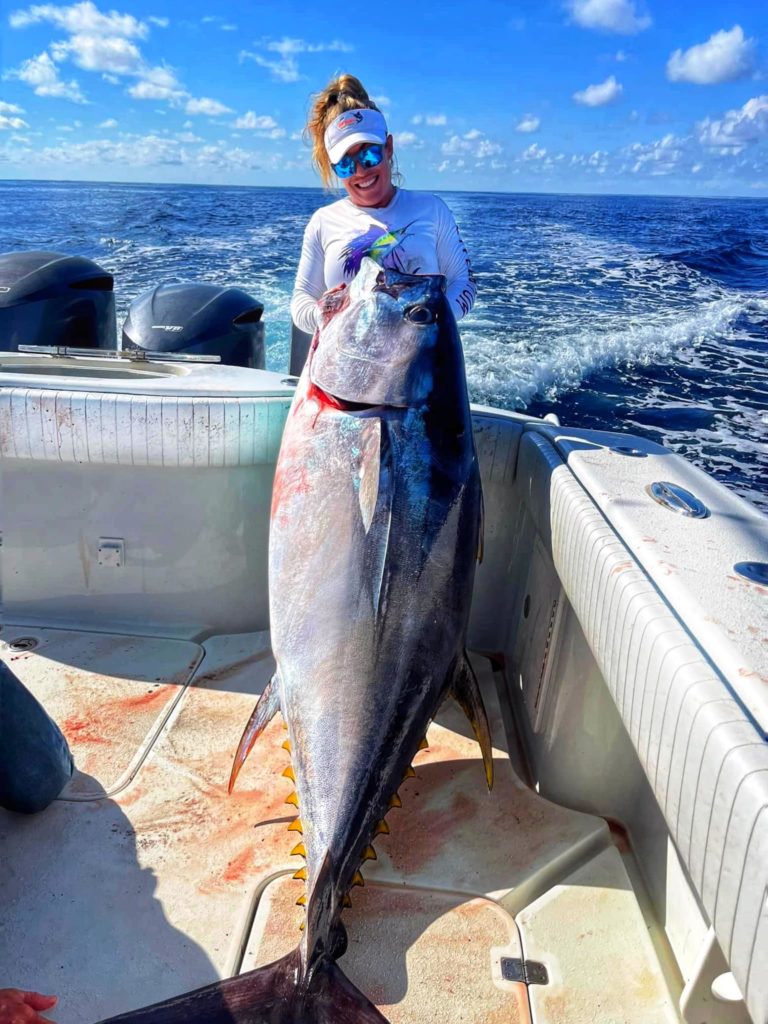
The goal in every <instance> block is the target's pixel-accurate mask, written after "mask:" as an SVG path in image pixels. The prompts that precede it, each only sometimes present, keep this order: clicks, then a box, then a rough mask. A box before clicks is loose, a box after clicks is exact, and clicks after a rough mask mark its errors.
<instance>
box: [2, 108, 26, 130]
mask: <svg viewBox="0 0 768 1024" xmlns="http://www.w3.org/2000/svg"><path fill="white" fill-rule="evenodd" d="M9 105H10V104H9ZM1 109H2V107H0V110H1ZM20 128H29V125H28V124H27V122H26V121H23V120H22V119H21V118H20V117H6V115H5V114H0V131H5V130H12V131H18V130H19V129H20Z"/></svg>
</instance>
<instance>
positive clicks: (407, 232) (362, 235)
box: [291, 188, 476, 334]
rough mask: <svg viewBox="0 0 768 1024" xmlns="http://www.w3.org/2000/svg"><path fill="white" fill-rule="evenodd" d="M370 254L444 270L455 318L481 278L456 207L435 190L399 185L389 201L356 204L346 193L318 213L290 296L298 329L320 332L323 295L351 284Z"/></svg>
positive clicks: (407, 267) (400, 264) (412, 268)
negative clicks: (377, 204) (463, 236)
mask: <svg viewBox="0 0 768 1024" xmlns="http://www.w3.org/2000/svg"><path fill="white" fill-rule="evenodd" d="M365 256H369V257H370V258H371V259H374V260H375V261H376V262H377V263H379V264H381V266H382V267H389V268H394V269H395V270H400V271H402V272H403V273H406V274H444V275H445V278H446V292H447V296H448V300H449V302H450V303H451V306H452V308H453V312H454V314H455V316H456V319H457V320H460V319H461V317H463V316H464V315H465V314H466V313H468V312H469V311H470V309H471V308H472V305H473V303H474V301H475V293H476V288H475V280H474V277H473V275H472V267H471V266H470V262H469V256H468V255H467V250H466V247H465V245H464V243H463V242H462V240H461V235H460V234H459V229H458V227H457V226H456V221H455V220H454V219H453V215H452V213H451V211H450V210H449V209H448V207H447V206H446V205H445V203H444V202H443V201H442V199H439V198H438V197H437V196H434V195H431V194H429V193H427V192H411V191H408V190H406V189H402V188H399V189H397V191H396V192H395V194H394V196H393V198H392V200H391V202H390V203H389V204H388V205H387V206H382V207H362V206H355V204H354V203H353V202H352V201H351V200H349V199H346V198H345V199H340V200H339V201H338V202H336V203H331V205H330V206H323V207H321V209H319V210H317V211H316V212H315V213H314V214H313V215H312V217H311V219H310V221H309V224H307V227H306V230H305V231H304V243H303V245H302V248H301V259H300V260H299V268H298V271H297V273H296V284H295V286H294V291H293V297H292V299H291V316H292V317H293V322H294V323H295V324H296V326H297V327H299V328H300V329H301V330H302V331H306V332H307V333H308V334H311V333H313V332H314V330H315V327H316V326H317V317H318V308H317V300H318V299H319V298H320V296H321V295H322V294H323V292H326V291H328V289H329V288H335V287H336V286H337V285H340V284H342V283H346V284H348V283H349V282H350V281H351V280H352V279H353V278H354V277H355V275H356V274H357V272H358V270H359V269H360V264H361V262H362V260H363V257H365Z"/></svg>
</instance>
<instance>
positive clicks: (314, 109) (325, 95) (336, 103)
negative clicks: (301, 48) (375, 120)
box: [304, 75, 381, 188]
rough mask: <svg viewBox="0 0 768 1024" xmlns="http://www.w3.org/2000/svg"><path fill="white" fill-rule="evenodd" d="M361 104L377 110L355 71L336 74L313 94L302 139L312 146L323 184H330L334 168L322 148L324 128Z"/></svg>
mask: <svg viewBox="0 0 768 1024" xmlns="http://www.w3.org/2000/svg"><path fill="white" fill-rule="evenodd" d="M362 107H367V108H368V109H369V110H379V108H378V107H377V106H376V104H375V103H374V102H373V100H372V99H371V98H370V96H369V95H368V93H367V92H366V91H365V87H364V86H363V83H362V82H361V81H360V79H359V78H355V76H354V75H339V77H338V78H335V79H334V80H333V81H332V82H329V83H328V85H327V86H326V87H325V88H324V89H323V90H322V92H318V93H316V94H315V95H314V96H313V97H312V106H311V107H310V109H309V116H308V118H307V125H306V127H305V129H304V139H305V141H306V142H308V143H309V144H310V145H311V146H312V165H313V166H314V168H315V170H316V171H317V173H318V174H319V175H320V180H321V181H322V183H323V185H324V186H325V187H326V188H330V187H331V185H332V184H333V170H332V168H331V161H330V160H329V159H328V153H327V152H326V149H325V129H326V128H327V127H328V125H329V124H330V123H331V121H333V119H334V118H335V117H338V116H339V114H343V113H344V111H345V110H360V109H361V108H362ZM379 113H381V111H379Z"/></svg>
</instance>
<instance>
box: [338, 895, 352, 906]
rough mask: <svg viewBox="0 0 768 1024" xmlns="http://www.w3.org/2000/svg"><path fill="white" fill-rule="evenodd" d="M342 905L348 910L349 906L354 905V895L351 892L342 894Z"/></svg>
mask: <svg viewBox="0 0 768 1024" xmlns="http://www.w3.org/2000/svg"><path fill="white" fill-rule="evenodd" d="M341 905H342V907H344V908H345V909H346V910H349V908H350V907H351V906H352V897H351V896H350V895H349V893H345V894H344V896H342V898H341Z"/></svg>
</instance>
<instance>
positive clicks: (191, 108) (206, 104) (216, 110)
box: [184, 96, 232, 117]
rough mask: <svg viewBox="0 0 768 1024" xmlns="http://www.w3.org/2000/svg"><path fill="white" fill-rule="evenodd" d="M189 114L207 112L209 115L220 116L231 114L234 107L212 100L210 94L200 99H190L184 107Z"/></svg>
mask: <svg viewBox="0 0 768 1024" xmlns="http://www.w3.org/2000/svg"><path fill="white" fill-rule="evenodd" d="M184 110H185V111H186V113H188V114H207V115H208V117H220V116H221V115H222V114H231V113H232V108H231V107H227V106H225V105H224V104H223V103H219V101H218V100H212V99H210V98H209V97H208V96H202V97H201V98H200V99H199V100H194V99H191V100H188V101H187V105H186V107H185V108H184Z"/></svg>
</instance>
